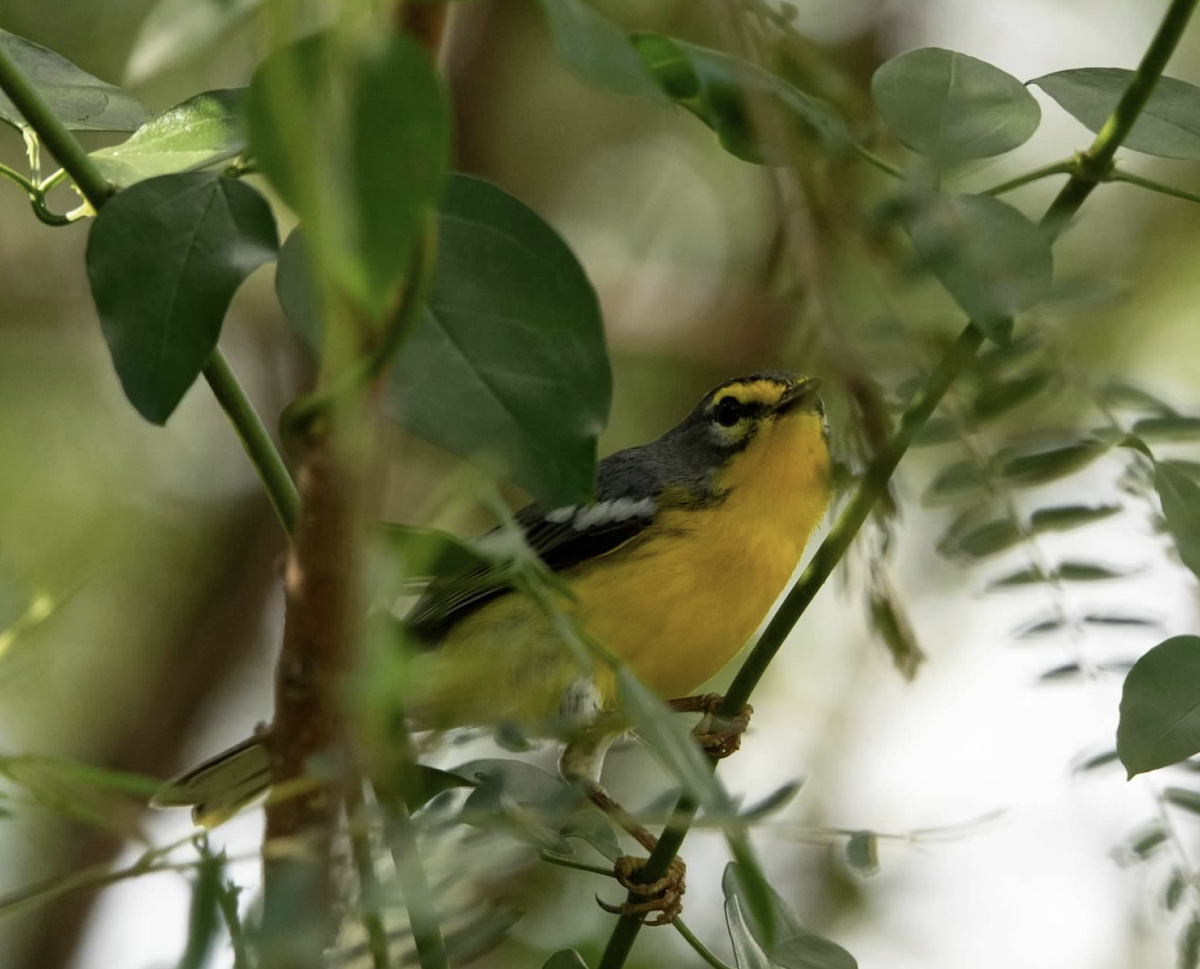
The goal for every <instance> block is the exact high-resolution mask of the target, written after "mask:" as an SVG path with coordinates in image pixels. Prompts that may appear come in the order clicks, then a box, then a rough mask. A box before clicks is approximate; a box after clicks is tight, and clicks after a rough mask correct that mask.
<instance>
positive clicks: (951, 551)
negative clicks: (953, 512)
mask: <svg viewBox="0 0 1200 969" xmlns="http://www.w3.org/2000/svg"><path fill="white" fill-rule="evenodd" d="M1020 541H1021V529H1020V528H1019V527H1018V526H1017V523H1016V522H1014V521H1012V519H1009V518H998V519H996V520H995V521H990V522H986V523H984V524H983V525H979V526H978V527H975V528H972V529H970V530H969V531H966V532H963V533H961V534H950V535H947V536H946V538H945V539H943V540H942V541H941V542H939V543H938V547H937V550H938V551H939V552H941V553H942V554H943V555H947V556H962V557H963V558H967V559H980V558H985V557H986V556H988V555H995V554H996V553H997V552H1003V551H1004V550H1005V549H1007V548H1012V547H1013V546H1014V545H1016V544H1017V543H1018V542H1020Z"/></svg>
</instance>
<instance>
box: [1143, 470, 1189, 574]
mask: <svg viewBox="0 0 1200 969" xmlns="http://www.w3.org/2000/svg"><path fill="white" fill-rule="evenodd" d="M1154 487H1155V488H1156V489H1157V490H1158V500H1159V501H1160V502H1161V503H1162V510H1163V517H1164V518H1166V520H1167V529H1168V530H1169V531H1170V532H1171V537H1172V538H1174V539H1175V547H1176V548H1177V549H1179V557H1180V558H1181V559H1182V560H1183V564H1184V565H1186V566H1187V567H1188V568H1189V569H1191V570H1192V573H1193V574H1194V575H1196V576H1197V577H1198V578H1200V484H1197V483H1196V482H1195V481H1193V480H1192V479H1191V477H1189V476H1188V475H1187V474H1185V473H1184V472H1183V471H1180V470H1179V469H1178V468H1176V467H1174V466H1173V465H1172V464H1171V463H1170V462H1165V461H1157V462H1155V464H1154Z"/></svg>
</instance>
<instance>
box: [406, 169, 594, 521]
mask: <svg viewBox="0 0 1200 969" xmlns="http://www.w3.org/2000/svg"><path fill="white" fill-rule="evenodd" d="M446 388H452V389H453V394H450V395H448V394H447V393H446V392H445V391H446ZM611 395H612V378H611V374H610V371H609V365H608V356H607V354H606V352H605V348H604V327H603V321H602V320H601V317H600V306H599V303H598V301H597V299H596V294H595V291H594V290H593V289H592V286H591V283H590V282H589V281H588V278H587V276H586V275H585V273H584V271H583V269H582V267H581V266H580V265H579V263H578V261H577V260H576V259H575V256H574V254H573V253H572V252H571V250H570V249H569V248H568V247H567V245H566V243H564V242H563V240H562V239H561V238H560V237H559V236H558V234H557V233H556V232H555V231H554V230H553V229H551V228H550V226H548V225H547V224H546V223H545V222H543V221H542V220H541V218H539V217H538V216H537V215H536V214H535V213H534V212H533V211H532V210H530V209H528V208H526V207H525V206H524V205H522V204H521V203H520V202H518V201H517V200H516V199H514V198H513V197H512V196H510V195H507V194H505V193H504V192H502V191H501V190H500V189H498V188H496V187H495V186H494V185H491V184H489V183H487V182H484V181H482V180H480V179H477V178H470V177H467V176H465V175H455V176H454V177H452V178H451V179H450V181H449V183H448V185H447V190H446V192H445V195H444V196H443V198H442V203H441V211H440V219H439V231H438V263H437V270H436V273H435V276H434V282H433V287H432V291H431V293H430V296H429V305H428V309H427V310H426V311H425V312H424V313H422V314H421V317H420V319H419V320H418V322H417V324H416V326H415V328H414V331H413V333H412V335H411V336H410V337H409V338H408V340H407V342H406V343H405V345H404V348H403V349H402V351H401V354H400V358H399V360H398V361H397V363H396V366H395V367H394V368H393V371H392V379H391V383H390V388H389V400H390V406H391V409H392V411H393V413H394V414H395V415H396V416H397V418H398V419H399V420H400V421H401V423H403V424H404V425H405V426H406V427H407V428H408V429H409V430H410V431H412V432H413V433H414V434H417V435H418V436H420V437H424V438H425V439H427V440H429V441H432V442H433V443H434V444H437V445H440V446H441V447H444V448H446V449H447V450H450V451H453V452H455V453H456V454H460V455H462V456H463V457H466V458H468V459H469V460H472V461H475V462H477V463H479V464H480V465H482V466H483V467H485V468H487V469H488V470H490V471H492V472H493V473H496V474H499V475H501V476H505V477H510V478H511V479H512V480H513V481H515V482H516V483H517V484H519V485H521V486H522V487H523V488H525V489H526V490H527V491H529V492H530V493H531V494H532V495H533V496H534V497H535V498H536V499H537V500H539V501H541V502H543V503H544V504H545V505H546V507H548V508H557V507H560V506H563V505H569V504H574V503H578V502H582V501H586V500H587V499H588V498H589V497H590V496H591V494H592V491H593V488H594V486H595V474H596V440H597V437H598V435H599V433H600V430H601V428H602V427H603V426H604V423H605V420H606V419H607V416H608V407H609V401H610V398H611Z"/></svg>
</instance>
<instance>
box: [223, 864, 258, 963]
mask: <svg viewBox="0 0 1200 969" xmlns="http://www.w3.org/2000/svg"><path fill="white" fill-rule="evenodd" d="M239 892H240V889H239V888H238V887H237V886H236V885H235V884H233V882H225V883H224V884H222V885H221V890H220V891H219V892H217V905H218V906H220V909H221V915H222V917H224V919H225V927H226V929H228V930H229V944H230V946H231V947H232V949H233V969H250V955H249V952H248V951H247V949H246V934H245V932H244V931H243V930H242V919H241V916H240V915H239V914H238V894H239Z"/></svg>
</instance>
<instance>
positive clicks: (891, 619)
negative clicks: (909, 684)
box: [867, 565, 925, 681]
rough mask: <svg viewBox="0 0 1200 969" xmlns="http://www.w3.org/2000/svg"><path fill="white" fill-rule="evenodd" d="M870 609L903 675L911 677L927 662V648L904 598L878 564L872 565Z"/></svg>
mask: <svg viewBox="0 0 1200 969" xmlns="http://www.w3.org/2000/svg"><path fill="white" fill-rule="evenodd" d="M867 609H868V615H869V616H870V619H871V628H872V629H874V630H875V634H876V635H877V636H879V638H880V639H882V640H883V643H884V645H885V646H887V649H888V653H889V654H890V655H891V657H892V663H893V664H894V665H895V667H896V669H897V671H898V672H899V673H900V675H901V676H903V677H904V678H905V679H906V680H909V681H911V680H912V679H913V677H915V676H916V675H917V671H918V670H919V669H920V668H921V664H922V663H923V662H925V652H924V650H922V649H921V644H920V643H919V642H917V636H916V633H915V632H914V631H913V628H912V623H911V622H909V619H908V614H907V613H906V612H905V609H904V604H903V602H901V600H900V597H899V596H897V595H896V594H895V590H894V589H893V588H892V584H891V582H889V581H888V580H887V576H886V574H885V573H884V572H883V571H882V569H881V568H880V567H879V566H878V565H876V566H874V567H873V568H872V569H871V577H870V586H869V590H868V597H867Z"/></svg>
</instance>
